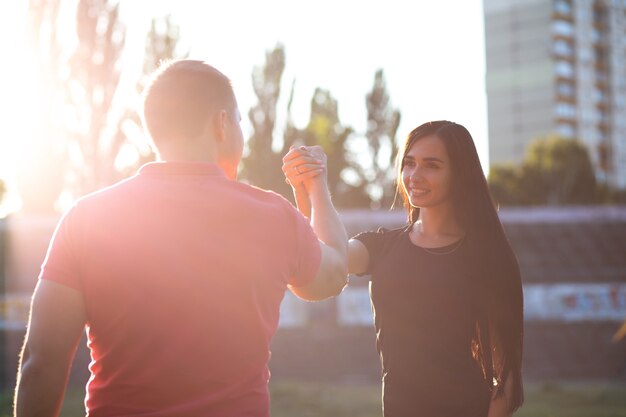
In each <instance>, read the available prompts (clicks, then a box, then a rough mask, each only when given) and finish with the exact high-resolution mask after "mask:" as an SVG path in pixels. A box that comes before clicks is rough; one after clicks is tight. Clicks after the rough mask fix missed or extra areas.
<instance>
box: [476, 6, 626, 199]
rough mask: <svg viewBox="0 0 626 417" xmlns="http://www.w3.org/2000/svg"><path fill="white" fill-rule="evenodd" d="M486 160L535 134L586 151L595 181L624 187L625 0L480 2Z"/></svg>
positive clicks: (515, 151)
mask: <svg viewBox="0 0 626 417" xmlns="http://www.w3.org/2000/svg"><path fill="white" fill-rule="evenodd" d="M483 5H484V13H485V39H486V57H487V75H486V77H487V79H486V84H487V102H488V118H489V153H490V161H491V163H501V162H519V161H520V160H521V159H522V157H523V154H524V151H525V149H526V146H527V145H528V143H529V142H530V141H531V140H533V139H534V138H536V137H539V136H546V135H549V134H558V135H560V136H563V137H566V138H576V139H579V140H581V141H582V142H584V143H585V144H586V145H587V147H588V148H589V152H590V155H591V159H592V162H593V164H594V167H595V169H596V175H597V178H598V179H599V180H600V181H602V182H606V183H608V184H610V185H611V186H613V187H617V188H620V189H625V188H626V0H483Z"/></svg>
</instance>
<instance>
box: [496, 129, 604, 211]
mask: <svg viewBox="0 0 626 417" xmlns="http://www.w3.org/2000/svg"><path fill="white" fill-rule="evenodd" d="M489 185H490V187H491V190H492V192H493V194H494V197H495V199H496V201H497V202H499V203H500V204H504V205H512V204H520V205H533V204H549V205H568V204H590V203H596V202H598V201H599V191H598V190H599V189H598V186H597V183H596V180H595V174H594V170H593V166H592V165H591V159H590V158H589V153H588V150H587V148H586V147H585V145H583V144H582V143H581V142H579V141H577V140H572V139H564V138H560V137H558V136H548V137H544V138H539V139H536V140H535V141H533V142H531V144H530V145H529V147H528V149H527V152H526V155H525V156H524V160H523V162H522V164H520V165H519V166H502V165H500V166H497V165H496V166H494V167H492V168H491V170H490V174H489Z"/></svg>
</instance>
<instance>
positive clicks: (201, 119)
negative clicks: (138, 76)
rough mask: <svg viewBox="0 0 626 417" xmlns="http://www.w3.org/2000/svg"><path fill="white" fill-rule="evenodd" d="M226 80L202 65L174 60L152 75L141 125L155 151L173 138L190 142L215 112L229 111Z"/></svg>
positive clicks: (231, 97) (232, 102)
mask: <svg viewBox="0 0 626 417" xmlns="http://www.w3.org/2000/svg"><path fill="white" fill-rule="evenodd" d="M235 103H236V100H235V95H234V92H233V88H232V85H231V82H230V80H229V79H228V77H226V76H225V75H224V74H222V73H221V72H220V71H218V70H217V69H215V68H214V67H212V66H211V65H208V64H206V63H205V62H202V61H195V60H176V61H169V62H165V63H163V64H162V65H161V66H160V67H159V69H157V70H156V71H155V73H154V74H153V75H152V78H151V80H150V82H149V83H148V85H147V86H146V88H145V89H144V93H143V117H142V119H143V125H144V128H145V129H146V131H147V132H148V134H149V135H150V137H151V139H152V142H153V144H154V145H155V146H156V148H157V149H158V148H159V146H160V145H162V144H164V143H167V141H171V140H173V139H174V138H181V137H182V138H193V137H197V136H199V135H200V134H201V133H202V130H203V129H204V128H205V126H206V123H207V120H208V119H209V118H210V117H211V116H212V115H213V114H215V113H216V112H217V111H219V110H222V109H224V110H228V111H232V110H234V107H235Z"/></svg>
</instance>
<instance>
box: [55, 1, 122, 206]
mask: <svg viewBox="0 0 626 417" xmlns="http://www.w3.org/2000/svg"><path fill="white" fill-rule="evenodd" d="M76 35H77V41H78V46H77V47H76V49H75V50H74V51H73V54H72V55H71V57H70V59H69V73H68V76H67V78H66V79H65V84H66V86H67V97H68V103H67V111H68V112H70V114H71V117H72V119H73V123H71V124H69V125H68V128H69V132H68V133H69V134H68V137H69V138H71V144H70V146H73V147H74V149H75V150H77V151H78V152H79V153H80V158H77V159H75V165H74V167H73V172H74V174H75V177H74V178H75V182H76V184H75V188H76V190H77V191H78V192H79V193H80V194H83V193H86V192H90V191H93V190H95V189H98V188H101V187H103V186H106V185H109V184H111V183H112V182H114V181H116V180H118V179H120V175H119V173H118V172H116V170H115V159H116V157H117V155H118V154H119V152H120V150H121V148H122V145H123V144H124V143H125V141H126V137H125V135H124V134H123V132H122V131H121V130H120V128H119V126H120V125H119V123H120V118H119V117H118V118H117V119H115V118H114V116H113V113H112V112H111V109H112V107H113V102H114V98H115V95H116V92H117V91H118V87H119V81H120V68H121V64H120V62H121V61H120V58H121V55H122V50H123V48H124V44H125V38H126V28H125V26H124V25H123V24H122V22H121V21H120V20H119V4H118V3H115V2H112V1H109V0H80V1H79V2H78V6H77V11H76ZM112 128H113V129H112Z"/></svg>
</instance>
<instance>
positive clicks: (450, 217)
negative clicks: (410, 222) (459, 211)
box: [413, 205, 465, 239]
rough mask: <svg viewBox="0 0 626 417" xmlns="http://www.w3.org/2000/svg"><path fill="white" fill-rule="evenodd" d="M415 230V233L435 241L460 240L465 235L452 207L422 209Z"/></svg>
mask: <svg viewBox="0 0 626 417" xmlns="http://www.w3.org/2000/svg"><path fill="white" fill-rule="evenodd" d="M413 229H414V233H417V234H420V235H422V236H423V237H424V238H433V239H440V238H446V237H452V238H460V237H463V236H464V234H465V233H464V230H463V228H462V227H461V225H460V224H459V223H458V221H457V220H456V217H455V215H454V210H453V208H452V206H451V205H446V206H438V207H425V208H420V214H419V218H418V220H417V222H416V223H415V226H414V227H413Z"/></svg>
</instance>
